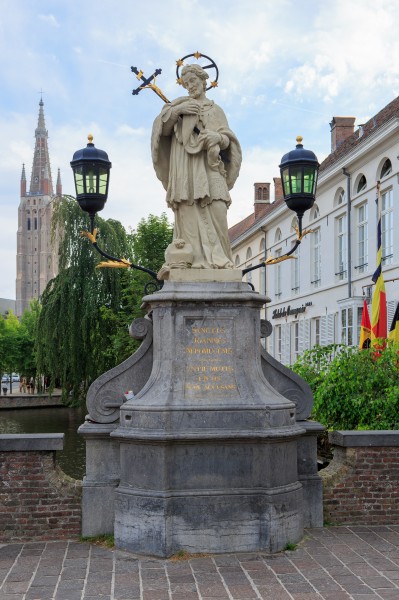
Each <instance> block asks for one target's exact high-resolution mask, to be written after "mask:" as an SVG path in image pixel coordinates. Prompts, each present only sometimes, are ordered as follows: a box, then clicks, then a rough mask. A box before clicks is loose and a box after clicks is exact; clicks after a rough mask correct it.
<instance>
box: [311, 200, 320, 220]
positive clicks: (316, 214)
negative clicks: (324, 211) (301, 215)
mask: <svg viewBox="0 0 399 600" xmlns="http://www.w3.org/2000/svg"><path fill="white" fill-rule="evenodd" d="M319 216H320V211H319V207H318V206H317V204H315V205H314V206H313V210H312V212H311V213H310V221H315V220H316V219H318V218H319Z"/></svg>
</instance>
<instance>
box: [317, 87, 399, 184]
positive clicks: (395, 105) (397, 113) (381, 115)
mask: <svg viewBox="0 0 399 600" xmlns="http://www.w3.org/2000/svg"><path fill="white" fill-rule="evenodd" d="M395 117H399V96H398V97H397V98H395V100H392V102H390V103H389V104H387V106H385V108H383V109H382V110H380V112H378V113H377V114H376V115H375V116H374V117H372V118H371V119H369V121H367V123H365V125H363V134H362V135H361V136H360V137H359V134H360V130H359V129H358V130H356V131H355V132H354V133H353V134H352V135H350V136H349V137H348V138H347V139H346V140H345V141H344V142H343V143H342V144H341V145H340V146H339V147H338V148H337V149H336V150H335V151H334V152H331V154H329V155H328V156H327V158H326V159H325V160H323V162H322V163H321V165H320V173H321V172H323V171H324V170H325V169H327V168H328V167H330V166H331V165H332V164H334V163H335V162H336V161H337V160H339V159H340V158H342V157H343V156H345V154H348V152H350V151H351V150H352V149H353V148H355V147H356V146H358V145H359V144H361V143H362V142H363V140H365V139H366V138H367V137H368V136H369V135H370V134H371V133H373V132H374V131H375V130H376V129H378V128H379V127H381V126H382V125H384V124H385V123H387V122H388V121H390V120H391V119H393V118H395Z"/></svg>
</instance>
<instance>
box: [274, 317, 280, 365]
mask: <svg viewBox="0 0 399 600" xmlns="http://www.w3.org/2000/svg"><path fill="white" fill-rule="evenodd" d="M274 347H275V349H276V351H275V354H276V358H277V360H278V361H279V362H281V354H282V352H281V349H282V338H281V325H276V326H275V327H274Z"/></svg>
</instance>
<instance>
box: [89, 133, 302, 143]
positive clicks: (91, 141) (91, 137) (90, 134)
mask: <svg viewBox="0 0 399 600" xmlns="http://www.w3.org/2000/svg"><path fill="white" fill-rule="evenodd" d="M87 139H88V140H89V144H92V143H93V134H92V133H89V135H88V136H87ZM297 139H298V138H297Z"/></svg>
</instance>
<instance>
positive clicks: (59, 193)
mask: <svg viewBox="0 0 399 600" xmlns="http://www.w3.org/2000/svg"><path fill="white" fill-rule="evenodd" d="M55 193H56V195H57V196H58V197H59V198H61V196H62V183H61V173H60V170H59V169H58V173H57V185H56V188H55Z"/></svg>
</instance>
